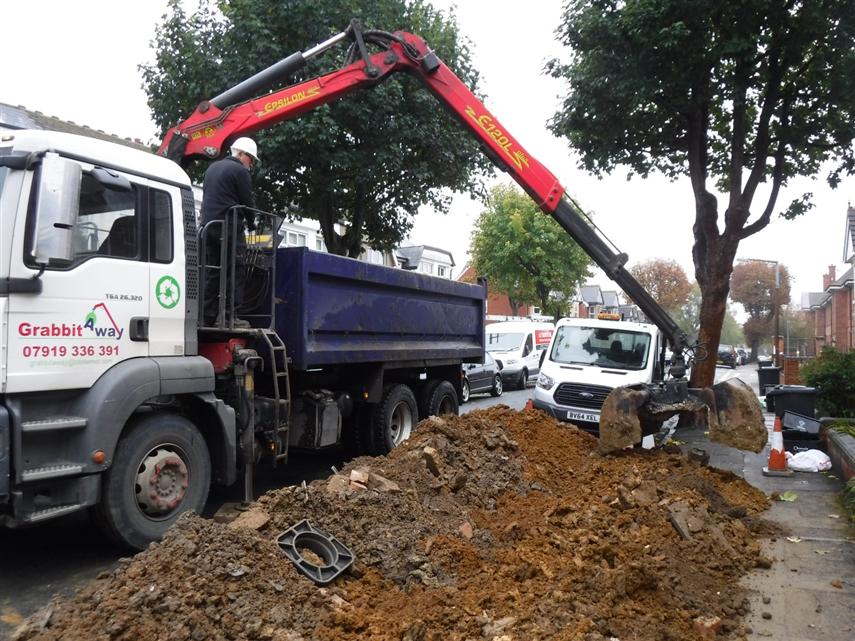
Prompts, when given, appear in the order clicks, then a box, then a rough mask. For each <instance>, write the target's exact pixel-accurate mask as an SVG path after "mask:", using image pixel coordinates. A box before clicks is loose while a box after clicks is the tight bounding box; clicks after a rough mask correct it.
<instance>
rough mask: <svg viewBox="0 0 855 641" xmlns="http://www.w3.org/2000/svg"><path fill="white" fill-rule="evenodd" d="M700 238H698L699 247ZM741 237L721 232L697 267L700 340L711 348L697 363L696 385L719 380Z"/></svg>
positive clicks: (693, 385)
mask: <svg viewBox="0 0 855 641" xmlns="http://www.w3.org/2000/svg"><path fill="white" fill-rule="evenodd" d="M697 245H698V241H697V240H696V241H695V247H697ZM738 246H739V241H738V240H736V239H731V238H727V237H726V236H720V237H719V238H718V239H716V241H715V242H714V243H711V244H710V248H712V249H713V250H714V251H710V252H707V253H706V256H705V259H706V260H705V261H704V262H703V263H701V264H698V262H697V261H696V264H695V270H696V278H697V279H698V284H699V285H700V287H701V310H700V324H701V326H700V329H699V331H698V343H700V344H701V345H703V346H704V347H705V348H706V350H707V357H706V358H705V359H704V360H702V361H698V362H696V363H695V365H694V367H693V368H692V379H691V386H692V387H709V386H711V385H712V384H713V383H714V382H715V362H716V356H717V354H718V345H719V341H720V340H721V328H722V325H723V324H724V317H725V315H726V314H727V296H728V294H729V293H730V274H731V272H732V271H733V258H734V256H735V255H736V249H737V247H738Z"/></svg>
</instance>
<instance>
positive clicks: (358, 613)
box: [16, 406, 774, 641]
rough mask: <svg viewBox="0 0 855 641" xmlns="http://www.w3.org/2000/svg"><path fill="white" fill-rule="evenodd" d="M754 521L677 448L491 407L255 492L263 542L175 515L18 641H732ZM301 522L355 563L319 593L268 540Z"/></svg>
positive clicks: (741, 497)
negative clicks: (321, 473) (628, 445)
mask: <svg viewBox="0 0 855 641" xmlns="http://www.w3.org/2000/svg"><path fill="white" fill-rule="evenodd" d="M354 472H357V473H356V476H355V477H354V476H353V473H354ZM366 474H367V476H366ZM355 485H360V486H363V487H364V489H363V488H357V487H355ZM395 488H397V489H395ZM768 506H769V500H768V499H767V497H766V496H765V495H763V493H762V492H760V491H758V490H756V489H755V488H752V487H751V486H750V485H748V484H747V483H745V482H744V481H743V480H742V479H740V478H738V477H736V476H735V475H732V474H729V473H725V472H721V471H718V470H714V469H712V468H709V467H705V466H703V465H700V464H699V463H698V462H696V461H692V460H689V458H688V457H686V456H684V455H682V454H680V453H679V452H678V451H674V450H673V448H672V449H671V450H669V451H663V450H654V451H643V450H631V451H626V452H620V453H619V454H617V455H612V456H608V457H603V456H601V455H599V454H598V453H597V452H596V440H595V439H594V438H593V437H591V436H589V435H588V434H586V433H584V432H582V431H580V430H577V429H576V428H574V427H572V426H568V425H566V424H560V423H558V422H556V421H554V420H553V419H551V418H548V417H546V416H545V415H544V414H542V413H541V412H537V411H532V410H526V411H523V412H517V411H514V410H511V409H510V408H507V407H504V406H496V407H492V408H490V409H488V410H476V411H473V412H471V413H469V414H467V415H466V416H463V417H450V416H449V417H444V418H443V419H429V420H426V421H423V422H422V423H421V424H420V425H419V427H418V429H416V430H415V431H414V432H413V434H412V436H411V437H410V439H409V440H408V441H407V442H405V443H404V444H402V445H401V446H399V447H397V448H396V449H394V450H393V451H392V452H391V453H390V454H388V455H386V456H383V457H377V458H370V457H361V458H358V459H356V460H354V461H351V462H350V463H348V464H347V465H346V466H344V468H343V469H342V470H339V471H337V472H336V473H334V474H331V475H330V477H329V478H327V479H322V480H318V481H314V482H312V483H310V484H308V485H307V487H306V489H305V490H304V489H303V488H302V487H300V486H297V487H286V488H280V489H276V490H273V491H271V492H268V493H267V494H265V495H264V496H263V497H261V498H260V499H259V500H258V501H257V502H256V503H255V504H254V505H253V509H254V510H259V511H261V512H262V513H264V514H266V515H268V516H269V521H268V522H267V523H266V524H265V525H264V526H263V527H262V529H261V530H255V529H252V528H247V527H229V526H226V525H224V524H221V523H216V522H213V521H210V520H204V519H201V518H200V517H198V516H195V515H192V514H188V515H185V516H184V517H182V518H181V519H180V520H179V522H178V523H177V524H176V526H175V527H173V528H172V529H170V530H169V532H168V533H167V534H166V536H165V537H164V539H163V541H161V542H160V543H156V544H152V545H151V546H150V547H149V548H148V549H147V550H146V551H144V552H142V553H140V554H138V555H137V556H135V557H133V558H132V559H128V560H125V561H124V562H121V563H119V564H117V566H116V567H115V568H114V569H112V570H110V571H108V572H103V573H101V574H100V575H99V577H98V578H97V579H96V580H94V581H92V582H90V583H89V584H87V585H86V586H84V587H83V588H82V589H81V590H80V591H79V592H78V593H77V594H76V595H74V596H73V597H64V596H58V597H56V598H55V600H54V601H53V602H52V604H51V608H52V610H51V615H50V619H49V625H39V623H38V622H37V621H35V620H34V619H33V618H31V619H28V620H27V621H26V622H25V623H24V624H23V626H21V628H19V630H18V632H17V633H16V634H17V637H16V638H17V639H19V640H20V641H29V640H31V639H40V640H41V639H44V640H57V641H58V640H60V639H115V640H116V641H132V640H133V639H148V638H162V639H169V640H170V641H191V640H193V639H205V638H208V639H224V638H233V639H244V638H245V639H269V640H271V641H307V640H309V639H311V640H313V641H333V640H335V641H357V640H359V641H364V640H367V641H387V640H388V641H400V640H401V639H406V640H408V641H436V640H439V639H472V640H474V639H492V640H493V641H500V640H504V641H520V640H523V639H537V640H548V639H556V640H557V639H574V640H577V641H603V640H604V639H609V638H617V639H640V640H642V641H645V640H649V641H654V640H655V641H659V640H661V639H664V638H667V639H669V641H690V640H692V641H693V640H695V639H698V638H705V637H704V636H703V635H705V634H708V633H710V632H712V631H713V630H714V629H716V628H715V626H716V623H715V619H716V618H717V619H719V627H718V628H717V632H715V634H714V637H710V638H715V639H716V640H721V641H737V640H739V639H743V638H744V636H745V633H746V627H745V626H744V625H743V624H741V623H740V620H741V619H740V617H743V616H745V614H746V613H747V607H748V606H747V605H746V603H747V602H746V600H745V597H746V593H745V591H744V588H742V587H740V585H739V579H740V578H741V577H742V576H743V575H744V574H745V573H747V572H748V571H750V570H751V569H753V568H754V567H757V566H763V565H764V564H767V563H768V564H771V560H769V559H767V558H764V557H763V556H762V555H761V552H760V540H759V537H760V536H765V535H768V534H769V533H770V532H772V531H774V530H771V529H770V528H771V526H770V525H769V524H768V523H765V522H763V521H762V519H761V518H760V516H759V515H760V514H761V513H762V512H763V511H764V510H765V509H767V508H768ZM301 519H308V520H309V521H310V522H311V523H312V524H313V525H314V526H316V527H318V528H321V529H323V530H325V531H327V532H334V533H335V536H336V537H337V538H338V539H339V540H341V541H346V542H347V545H348V546H349V548H350V550H351V551H352V553H353V554H354V555H355V557H356V558H357V561H356V562H354V564H353V565H352V566H351V567H350V568H349V570H348V571H347V572H344V573H342V574H341V575H340V576H338V577H337V579H336V581H335V583H332V584H329V585H327V587H325V588H320V587H319V586H317V585H315V584H314V583H313V582H312V581H308V580H305V579H304V578H301V577H300V575H299V574H298V572H297V570H296V569H295V567H294V566H293V565H292V563H291V562H290V561H289V560H288V559H287V558H285V556H284V555H283V554H282V553H281V552H280V550H279V547H278V545H277V544H276V542H275V541H274V540H272V539H271V536H270V532H271V531H277V532H279V531H284V530H286V529H287V528H289V527H290V526H291V525H292V524H293V523H295V522H297V521H299V520H301ZM675 521H676V522H677V523H679V524H680V527H679V528H678V527H677V526H676V525H675V524H674V523H675ZM461 526H463V527H461ZM467 526H468V527H467ZM469 532H471V534H472V536H471V537H470V536H467V533H469ZM725 546H726V548H728V549H729V551H728V552H727V553H725V552H723V550H724V549H725ZM226 568H231V569H232V570H234V571H238V570H240V569H241V568H246V569H247V570H248V571H246V572H242V573H241V574H240V576H232V574H231V573H229V572H228V571H227V570H226ZM699 626H700V627H699Z"/></svg>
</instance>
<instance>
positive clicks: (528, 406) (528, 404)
mask: <svg viewBox="0 0 855 641" xmlns="http://www.w3.org/2000/svg"><path fill="white" fill-rule="evenodd" d="M524 409H527V410H530V409H534V401H532V400H531V399H528V400H527V401H526V404H525V408H524Z"/></svg>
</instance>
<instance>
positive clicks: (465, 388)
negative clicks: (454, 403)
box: [460, 378, 471, 403]
mask: <svg viewBox="0 0 855 641" xmlns="http://www.w3.org/2000/svg"><path fill="white" fill-rule="evenodd" d="M470 396H471V393H470V391H469V379H468V378H464V379H463V385H462V386H461V390H460V402H461V403H468V402H469V397H470Z"/></svg>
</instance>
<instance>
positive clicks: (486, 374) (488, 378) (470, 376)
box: [460, 352, 502, 403]
mask: <svg viewBox="0 0 855 641" xmlns="http://www.w3.org/2000/svg"><path fill="white" fill-rule="evenodd" d="M501 371H502V366H501V365H500V364H499V363H497V362H496V359H494V358H493V357H492V356H490V353H489V352H485V353H484V362H483V363H464V364H463V393H462V395H461V396H460V402H461V403H465V402H466V401H468V400H469V397H470V396H471V395H472V394H480V393H482V392H490V394H492V395H493V396H501V395H502V373H501Z"/></svg>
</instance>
